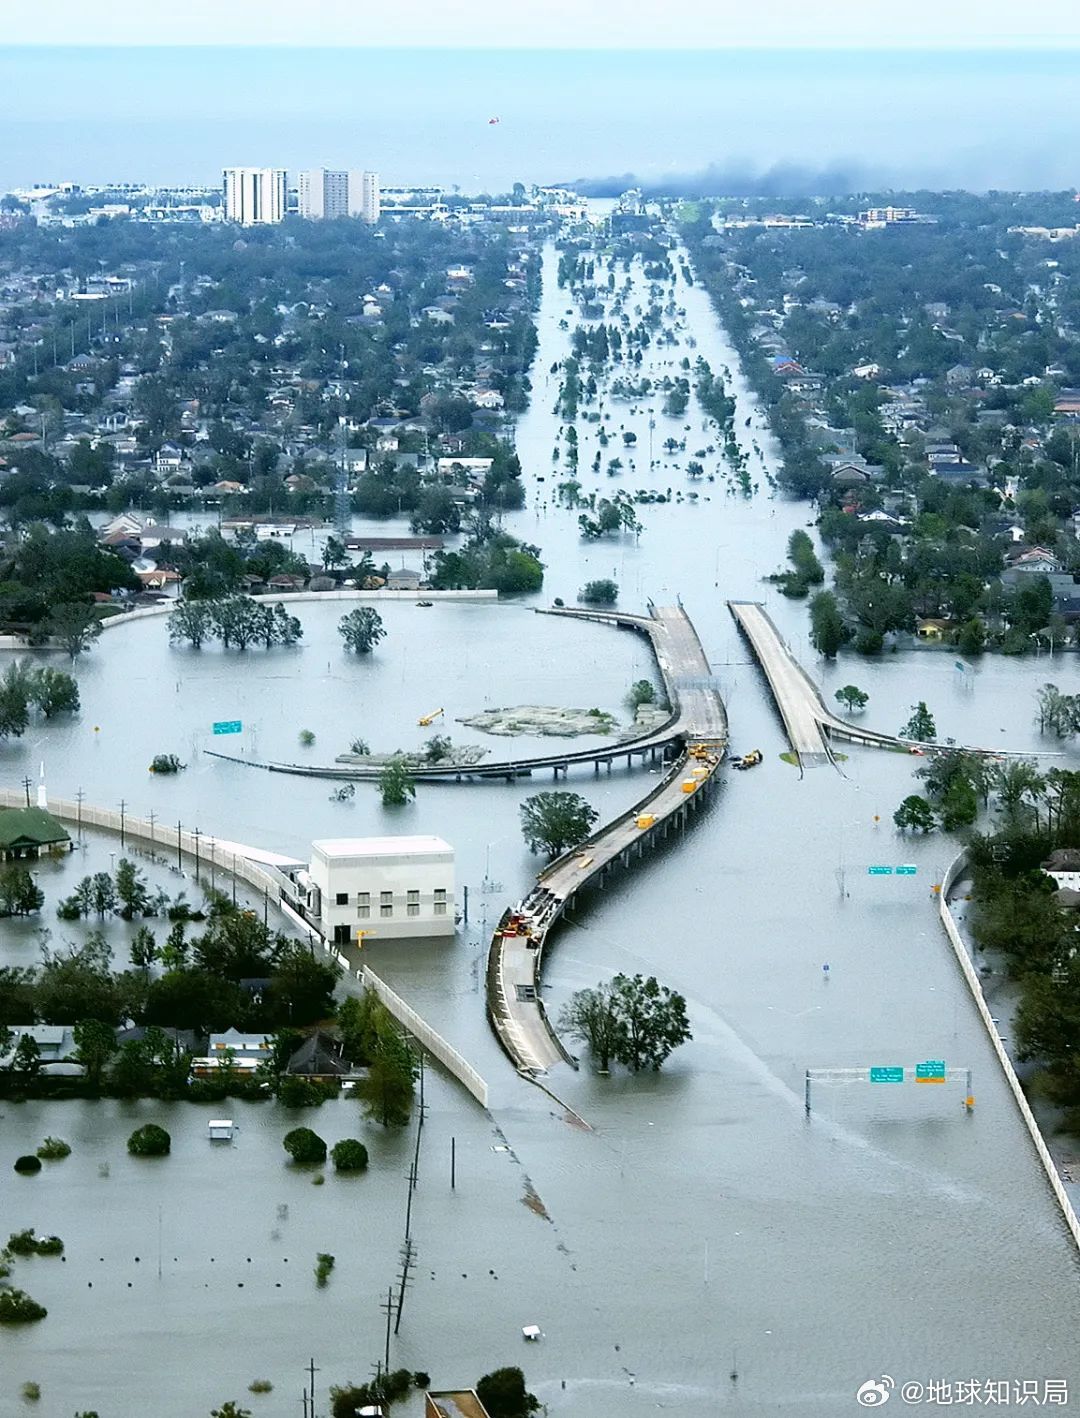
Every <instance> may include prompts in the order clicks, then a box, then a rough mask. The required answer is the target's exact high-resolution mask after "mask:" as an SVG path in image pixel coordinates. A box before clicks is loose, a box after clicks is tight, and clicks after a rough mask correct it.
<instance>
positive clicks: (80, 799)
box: [75, 788, 86, 842]
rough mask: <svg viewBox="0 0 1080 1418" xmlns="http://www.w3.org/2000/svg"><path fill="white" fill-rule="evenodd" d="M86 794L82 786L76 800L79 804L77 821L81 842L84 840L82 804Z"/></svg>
mask: <svg viewBox="0 0 1080 1418" xmlns="http://www.w3.org/2000/svg"><path fill="white" fill-rule="evenodd" d="M85 796H86V794H85V793H84V792H83V790H82V789H81V788H80V789H79V791H78V792H77V793H76V794H75V801H76V803H77V804H78V813H77V814H76V821H77V823H78V833H79V840H80V842H81V841H82V805H83V798H84V797H85Z"/></svg>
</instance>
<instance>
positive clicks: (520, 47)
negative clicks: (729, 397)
mask: <svg viewBox="0 0 1080 1418" xmlns="http://www.w3.org/2000/svg"><path fill="white" fill-rule="evenodd" d="M9 49H30V50H69V51H72V50H79V51H82V50H85V51H88V52H94V51H98V50H109V49H112V50H115V49H130V50H141V49H163V50H178V49H195V50H198V49H247V50H275V51H276V50H297V49H302V50H325V51H329V52H337V51H339V50H360V51H363V52H365V53H370V52H373V51H380V50H394V51H399V50H400V51H402V52H403V53H418V54H423V53H440V54H445V53H488V54H587V53H600V54H655V53H657V52H661V53H665V54H694V55H698V54H747V53H751V54H822V53H832V54H957V53H959V54H987V53H992V54H999V53H1016V52H1021V53H1048V54H1058V53H1061V52H1062V51H1065V52H1072V51H1074V50H1075V51H1080V33H1078V34H1076V35H1071V36H1065V37H1062V36H1049V35H1047V36H1045V37H1039V38H1038V39H1030V40H1027V39H1024V40H1017V39H1014V38H1009V37H1002V38H1001V39H997V40H987V41H983V42H973V43H972V42H967V41H964V42H961V41H945V42H942V43H940V44H894V43H889V42H887V41H882V42H881V43H876V44H875V43H867V42H860V43H854V44H852V43H844V42H836V43H805V44H798V43H789V44H785V43H777V44H712V45H710V44H698V45H687V44H660V45H656V44H650V45H645V44H615V45H604V44H553V45H536V44H525V43H522V44H457V43H452V44H451V43H448V44H408V43H405V42H392V41H382V42H380V43H378V44H364V43H363V42H362V41H361V40H352V41H348V40H346V41H344V42H341V43H337V44H313V43H307V42H305V41H303V40H291V39H288V40H287V39H281V40H266V41H262V42H260V43H257V44H248V43H241V42H239V41H237V40H185V41H184V42H183V43H178V44H177V43H170V42H168V41H150V42H145V41H130V40H123V39H117V40H115V41H111V42H109V43H105V44H102V43H98V42H97V41H86V42H82V41H77V40H76V41H70V40H64V41H57V42H55V43H53V42H48V41H45V42H43V41H40V40H19V39H15V40H4V41H2V42H0V51H2V50H9Z"/></svg>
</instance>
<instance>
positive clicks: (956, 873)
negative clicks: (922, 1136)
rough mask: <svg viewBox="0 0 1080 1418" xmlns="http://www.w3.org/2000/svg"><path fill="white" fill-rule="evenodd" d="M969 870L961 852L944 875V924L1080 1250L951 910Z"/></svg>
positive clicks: (1060, 1186)
mask: <svg viewBox="0 0 1080 1418" xmlns="http://www.w3.org/2000/svg"><path fill="white" fill-rule="evenodd" d="M966 869H967V855H966V854H965V853H963V852H961V853H960V855H959V856H958V857H957V858H955V860H954V861H953V862H952V863H951V865H950V866H949V869H948V871H946V873H945V879H944V880H943V881H942V883H941V898H940V901H939V903H938V909H939V912H940V915H941V924H942V925H943V926H944V927H945V934H946V935H947V936H948V937H949V943H950V944H951V945H952V948H953V954H954V955H955V956H956V960H957V964H958V965H959V966H960V969H961V971H962V972H963V975H964V979H965V980H966V981H967V983H968V988H969V989H970V990H971V997H972V999H973V1000H974V1001H975V1008H976V1009H977V1010H978V1011H979V1017H980V1019H981V1020H982V1022H983V1024H984V1025H985V1026H986V1032H987V1034H988V1035H989V1038H990V1043H991V1045H992V1047H993V1050H994V1053H995V1054H996V1055H997V1058H998V1062H999V1063H1000V1064H1001V1069H1002V1072H1003V1073H1004V1075H1005V1081H1006V1083H1007V1084H1008V1085H1009V1089H1010V1091H1011V1093H1012V1095H1013V1098H1014V1099H1015V1101H1016V1106H1017V1108H1019V1110H1020V1116H1021V1117H1022V1118H1023V1120H1024V1125H1025V1127H1026V1128H1027V1130H1028V1134H1029V1136H1030V1138H1031V1141H1032V1144H1033V1145H1034V1148H1035V1151H1036V1153H1037V1154H1038V1157H1039V1161H1040V1162H1041V1163H1042V1165H1043V1170H1044V1171H1045V1173H1046V1178H1047V1181H1048V1182H1049V1183H1050V1187H1051V1190H1052V1191H1053V1193H1054V1196H1055V1197H1056V1198H1057V1201H1058V1205H1059V1206H1060V1207H1061V1214H1062V1217H1063V1218H1064V1221H1065V1225H1066V1227H1067V1228H1068V1231H1069V1234H1070V1235H1071V1236H1072V1238H1073V1241H1074V1243H1075V1245H1076V1246H1077V1248H1078V1249H1080V1221H1078V1220H1077V1217H1076V1212H1075V1211H1074V1210H1073V1204H1072V1202H1071V1201H1070V1200H1069V1194H1068V1192H1067V1191H1066V1190H1065V1185H1064V1183H1063V1182H1062V1180H1061V1177H1060V1175H1059V1173H1058V1169H1057V1167H1056V1166H1055V1165H1054V1159H1053V1158H1052V1157H1051V1156H1050V1149H1049V1148H1048V1147H1047V1145H1046V1142H1045V1141H1044V1139H1043V1135H1042V1133H1041V1132H1040V1130H1039V1124H1038V1123H1037V1122H1036V1121H1035V1114H1034V1113H1033V1112H1032V1111H1031V1107H1030V1105H1029V1103H1028V1100H1027V1099H1026V1098H1025V1097H1024V1090H1023V1089H1022V1088H1021V1086H1020V1080H1019V1078H1017V1076H1016V1070H1015V1069H1014V1068H1013V1064H1012V1059H1010V1058H1009V1055H1008V1053H1007V1052H1006V1049H1005V1045H1004V1044H1003V1043H1002V1042H1001V1035H1000V1034H999V1033H998V1031H997V1026H996V1025H995V1023H994V1021H993V1018H992V1016H991V1014H990V1010H989V1008H988V1006H987V1003H986V996H985V995H984V994H983V987H982V981H981V980H980V979H979V975H978V972H977V971H976V969H975V967H974V965H973V964H972V963H971V956H970V955H969V954H968V951H967V946H966V945H965V944H964V938H963V936H962V935H961V934H960V928H959V926H957V924H956V920H955V918H954V917H953V913H952V910H951V909H950V907H949V892H950V891H951V890H952V888H953V886H954V885H955V884H956V882H957V881H959V880H960V877H961V876H962V875H963V873H964V871H965V870H966Z"/></svg>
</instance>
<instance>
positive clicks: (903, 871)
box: [896, 867, 919, 876]
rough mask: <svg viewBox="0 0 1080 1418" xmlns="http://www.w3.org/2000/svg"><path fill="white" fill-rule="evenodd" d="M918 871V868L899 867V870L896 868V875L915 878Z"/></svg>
mask: <svg viewBox="0 0 1080 1418" xmlns="http://www.w3.org/2000/svg"><path fill="white" fill-rule="evenodd" d="M918 870H919V868H918V867H897V868H896V875H897V876H914V875H915V874H916V872H917V871H918Z"/></svg>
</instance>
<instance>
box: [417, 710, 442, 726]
mask: <svg viewBox="0 0 1080 1418" xmlns="http://www.w3.org/2000/svg"><path fill="white" fill-rule="evenodd" d="M442 712H443V711H442V710H441V709H433V710H432V711H431V713H430V714H425V715H424V717H423V718H422V719H417V721H416V722H417V724H419V726H420V727H421V728H422V729H426V728H427V727H428V725H429V724H433V723H434V722H435V720H436V719H437V718H439V716H440V715H441V714H442Z"/></svg>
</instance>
